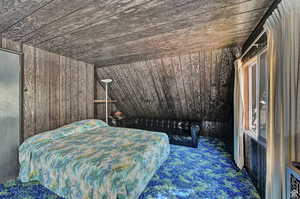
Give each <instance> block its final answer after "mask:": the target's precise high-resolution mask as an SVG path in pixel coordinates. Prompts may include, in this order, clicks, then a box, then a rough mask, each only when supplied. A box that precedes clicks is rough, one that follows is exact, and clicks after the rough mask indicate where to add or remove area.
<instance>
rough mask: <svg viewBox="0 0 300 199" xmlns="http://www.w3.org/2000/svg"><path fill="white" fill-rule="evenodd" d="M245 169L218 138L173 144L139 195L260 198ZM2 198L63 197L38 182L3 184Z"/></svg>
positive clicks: (185, 198) (0, 187) (142, 197)
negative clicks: (189, 144)
mask: <svg viewBox="0 0 300 199" xmlns="http://www.w3.org/2000/svg"><path fill="white" fill-rule="evenodd" d="M259 198H260V197H259V195H258V193H257V191H256V189H255V187H254V186H253V184H252V183H251V181H250V178H249V177H248V176H247V174H246V173H244V172H240V171H239V172H238V171H236V170H235V168H234V166H233V163H232V160H231V156H230V155H229V154H228V153H227V152H225V150H224V144H223V143H222V142H220V141H219V140H217V139H213V138H205V137H201V138H200V142H199V147H198V148H197V149H194V148H189V147H183V146H175V145H171V153H170V156H169V158H168V160H167V161H166V162H165V163H164V164H163V165H162V166H161V168H160V169H159V170H158V171H157V173H156V174H155V175H154V177H153V178H152V180H151V181H150V182H149V184H148V185H147V187H146V189H145V190H144V192H143V193H142V194H141V195H140V197H139V199H259ZM0 199H63V198H61V197H59V196H57V195H55V194H54V193H53V192H51V191H49V190H48V189H46V188H45V187H43V186H42V185H40V184H39V183H38V182H29V183H22V182H20V181H19V180H13V181H9V182H7V183H5V184H0Z"/></svg>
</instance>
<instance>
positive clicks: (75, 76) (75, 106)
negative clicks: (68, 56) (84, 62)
mask: <svg viewBox="0 0 300 199" xmlns="http://www.w3.org/2000/svg"><path fill="white" fill-rule="evenodd" d="M70 69H71V122H74V121H77V120H79V99H78V98H79V92H78V89H79V81H78V80H79V73H78V72H79V70H78V69H79V63H78V61H76V60H71V66H70Z"/></svg>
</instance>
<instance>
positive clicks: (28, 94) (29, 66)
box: [23, 46, 36, 139]
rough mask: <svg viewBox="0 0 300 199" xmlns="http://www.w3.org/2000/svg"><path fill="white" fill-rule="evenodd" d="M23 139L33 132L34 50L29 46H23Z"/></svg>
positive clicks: (34, 115)
mask: <svg viewBox="0 0 300 199" xmlns="http://www.w3.org/2000/svg"><path fill="white" fill-rule="evenodd" d="M23 50H24V52H26V53H25V54H24V66H23V67H24V100H23V101H24V105H23V107H24V111H23V114H24V118H26V119H25V120H24V138H25V139H26V138H27V137H30V136H32V135H34V132H35V125H34V124H35V120H36V109H35V91H36V76H35V70H36V64H35V61H36V60H35V53H36V50H35V48H33V47H30V46H24V49H23Z"/></svg>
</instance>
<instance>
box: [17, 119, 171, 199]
mask: <svg viewBox="0 0 300 199" xmlns="http://www.w3.org/2000/svg"><path fill="white" fill-rule="evenodd" d="M169 151H170V146H169V141H168V137H167V135H165V134H163V133H158V132H150V131H143V130H137V129H125V128H114V127H109V126H107V125H106V124H105V123H104V122H103V121H101V120H84V121H80V122H75V123H72V124H70V125H67V126H64V127H62V128H59V129H56V130H53V131H49V132H46V133H42V134H39V135H37V136H34V137H32V138H29V139H27V140H26V141H25V142H24V143H23V144H22V145H21V146H20V148H19V159H20V165H21V168H20V175H19V177H20V180H21V181H22V182H29V181H39V182H40V183H41V184H42V185H44V186H45V187H47V188H48V189H50V190H51V191H53V192H55V193H56V194H58V195H59V196H61V197H64V198H72V199H87V198H89V199H111V198H118V199H125V198H126V199H135V198H137V197H138V196H139V195H140V194H141V193H142V191H143V190H144V189H145V187H146V185H147V183H148V182H149V181H150V179H151V178H152V176H153V175H154V173H155V172H156V170H157V169H158V168H159V167H160V165H161V164H162V163H163V162H164V161H165V160H166V159H167V157H168V155H169Z"/></svg>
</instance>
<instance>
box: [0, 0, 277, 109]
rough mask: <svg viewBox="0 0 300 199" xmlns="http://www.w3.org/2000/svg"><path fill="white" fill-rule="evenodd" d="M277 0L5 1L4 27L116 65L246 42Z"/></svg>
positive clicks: (9, 33)
mask: <svg viewBox="0 0 300 199" xmlns="http://www.w3.org/2000/svg"><path fill="white" fill-rule="evenodd" d="M273 1H274V0H227V1H224V0H201V1H197V0H186V1H181V0H165V1H160V0H140V1H132V0H130V1H103V0H87V1H80V0H73V1H63V0H24V1H14V0H13V1H11V3H8V1H4V3H2V4H3V6H4V8H3V9H0V13H1V15H2V16H4V17H1V18H0V24H3V25H1V26H0V32H2V33H3V34H4V37H6V38H10V39H13V40H16V41H22V42H25V43H26V44H30V45H34V46H36V47H39V48H42V49H45V50H48V51H51V52H56V53H58V54H62V55H65V56H69V57H72V58H75V59H79V60H82V61H85V62H87V63H92V64H96V65H97V66H104V65H115V64H121V63H129V62H136V61H143V59H145V58H147V59H155V58H159V57H161V56H170V55H176V54H184V53H187V52H198V51H199V50H200V49H202V48H207V47H211V48H220V47H226V46H234V45H242V44H243V43H244V42H245V41H246V39H247V38H248V36H249V35H250V34H251V32H252V31H253V30H254V28H255V27H256V25H257V24H258V22H259V21H260V19H261V18H262V16H263V15H264V13H265V11H266V10H267V9H268V7H269V6H270V5H271V4H272V2H273ZM21 8H23V9H21ZM167 97H170V96H167ZM191 106H192V105H191Z"/></svg>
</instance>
